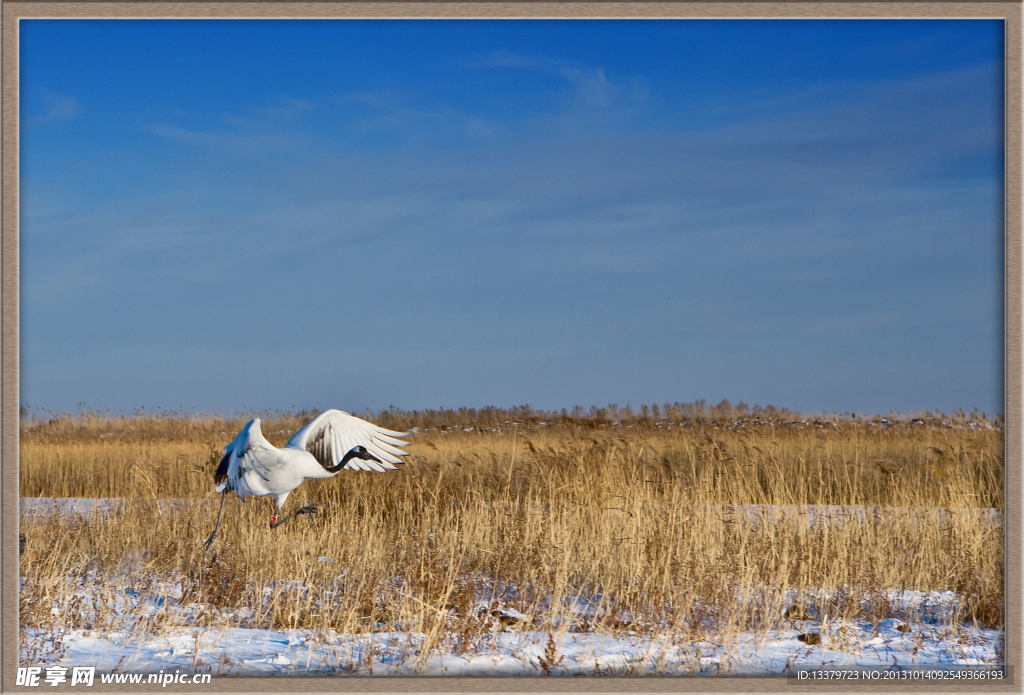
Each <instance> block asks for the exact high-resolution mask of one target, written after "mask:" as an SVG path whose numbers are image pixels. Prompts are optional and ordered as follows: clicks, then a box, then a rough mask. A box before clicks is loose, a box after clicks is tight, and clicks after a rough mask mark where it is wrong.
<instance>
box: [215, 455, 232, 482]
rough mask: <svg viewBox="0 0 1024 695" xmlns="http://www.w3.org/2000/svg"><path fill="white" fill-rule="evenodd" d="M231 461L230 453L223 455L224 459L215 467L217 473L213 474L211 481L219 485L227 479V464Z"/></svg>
mask: <svg viewBox="0 0 1024 695" xmlns="http://www.w3.org/2000/svg"><path fill="white" fill-rule="evenodd" d="M230 461H231V452H230V451H229V452H228V453H226V454H224V458H222V459H221V460H220V465H219V466H217V472H216V473H214V474H213V480H214V482H216V483H219V482H220V481H222V480H227V479H228V463H230Z"/></svg>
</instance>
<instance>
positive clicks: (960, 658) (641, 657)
mask: <svg viewBox="0 0 1024 695" xmlns="http://www.w3.org/2000/svg"><path fill="white" fill-rule="evenodd" d="M132 622H133V621H131V620H126V625H125V627H126V629H125V630H123V631H118V632H108V633H97V632H95V631H82V630H75V631H72V632H70V633H69V634H67V635H66V636H65V637H64V646H66V647H67V651H66V652H65V653H64V655H63V656H62V657H61V658H60V659H59V660H56V661H55V662H53V663H57V664H60V665H64V666H96V667H97V670H98V671H99V672H101V673H108V672H110V671H111V670H112V669H115V668H116V669H117V671H118V672H122V673H125V672H128V673H144V674H146V673H157V672H158V671H161V670H162V671H164V672H168V673H169V672H172V671H174V670H176V669H181V670H184V671H191V672H210V673H213V674H215V675H314V674H336V673H361V674H375V675H450V676H453V675H472V676H483V675H542V674H544V673H549V674H551V675H598V674H607V675H644V674H652V675H653V674H662V675H681V674H737V675H786V674H787V673H789V672H792V671H793V670H794V669H796V668H820V667H826V668H851V667H874V668H893V667H900V668H906V667H912V666H944V667H950V666H953V665H961V666H967V665H983V664H988V665H993V666H995V665H998V664H1000V663H1001V658H1000V651H1001V646H1000V640H1001V638H1002V635H1001V633H1000V632H999V631H996V630H984V629H979V628H973V627H969V626H962V627H959V628H956V629H950V628H943V627H937V626H936V627H933V626H928V625H906V624H903V623H901V622H900V621H898V620H896V619H887V620H884V621H882V622H881V623H880V624H879V625H877V626H873V625H870V624H867V623H847V624H841V625H840V624H836V625H825V626H816V627H813V628H810V629H809V630H808V632H804V633H801V632H799V631H798V630H787V631H784V632H775V631H772V632H769V633H767V634H760V635H758V634H754V633H741V634H739V635H737V636H736V637H735V638H733V639H732V640H730V641H729V642H725V641H723V640H720V639H715V638H713V637H712V638H706V639H703V640H697V641H686V642H685V643H679V641H678V640H673V638H672V636H671V635H668V634H663V635H655V636H653V637H651V636H636V635H632V634H630V633H623V634H619V635H599V634H595V633H586V632H569V633H555V634H551V635H550V636H549V634H548V633H542V632H529V631H527V632H496V633H492V634H488V635H486V636H484V637H483V638H482V639H480V641H479V642H478V643H477V644H473V645H468V648H466V650H465V651H464V652H463V653H461V654H460V653H457V651H459V650H457V649H452V648H451V647H452V644H451V643H449V644H448V645H447V646H448V648H442V649H439V650H431V651H429V652H424V651H423V650H422V649H421V648H420V647H421V645H422V643H423V641H424V639H425V636H424V635H423V634H420V633H416V632H408V633H407V632H401V633H396V632H383V633H375V634H373V635H372V636H370V635H359V636H355V635H344V634H338V633H335V632H329V633H326V634H323V633H321V634H318V635H314V634H313V633H312V632H310V631H307V630H261V629H244V628H232V627H222V628H212V627H211V628H190V627H185V626H180V627H168V628H165V629H164V630H163V631H162V634H160V635H157V636H151V637H145V638H135V637H133V636H132V631H131V630H130V627H131V623H132ZM908 629H909V631H908ZM28 633H29V634H26V635H24V636H23V637H24V638H27V639H29V640H32V639H34V638H38V637H42V635H38V634H32V631H28ZM808 634H810V635H817V640H819V642H818V643H817V644H808V643H807V642H814V641H815V638H813V637H812V638H808V637H807V635H808ZM22 651H23V654H22V657H23V660H24V649H23V650H22Z"/></svg>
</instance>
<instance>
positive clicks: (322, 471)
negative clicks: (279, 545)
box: [206, 410, 409, 548]
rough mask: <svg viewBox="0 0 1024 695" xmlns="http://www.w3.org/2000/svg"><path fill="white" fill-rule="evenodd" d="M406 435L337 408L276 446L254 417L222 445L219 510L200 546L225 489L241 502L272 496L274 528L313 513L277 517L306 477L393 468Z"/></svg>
mask: <svg viewBox="0 0 1024 695" xmlns="http://www.w3.org/2000/svg"><path fill="white" fill-rule="evenodd" d="M408 434H409V433H408V432H394V431H392V430H388V429H384V428H383V427H379V426H377V425H374V424H373V423H371V422H367V421H366V420H362V419H360V418H357V417H355V416H354V415H349V414H348V413H346V412H344V411H341V410H325V411H324V412H322V413H320V414H319V415H317V416H316V417H315V418H313V419H312V420H310V421H309V422H308V423H307V424H306V426H305V427H303V428H302V429H300V430H299V431H298V432H296V433H295V434H294V435H293V436H292V438H291V439H289V440H288V443H287V444H285V445H284V447H282V448H280V449H279V448H277V447H276V446H274V445H273V444H271V443H270V442H268V441H267V439H266V438H265V437H264V436H263V432H261V431H260V419H259V418H253V419H252V420H250V421H249V422H247V423H246V425H245V427H243V428H242V431H241V432H239V433H238V436H237V437H235V439H234V441H232V442H231V443H230V444H228V445H227V446H225V447H224V450H225V452H226V453H225V454H224V458H222V459H221V461H220V465H219V466H218V467H217V472H216V474H215V475H214V483H215V485H216V487H215V489H216V491H217V492H219V493H221V497H220V512H219V513H218V514H217V525H216V526H215V527H214V529H213V533H211V534H210V537H209V538H208V539H207V540H206V548H209V547H210V546H211V545H212V544H213V541H214V539H215V538H216V537H217V531H219V530H220V522H221V518H222V517H223V516H224V501H225V500H226V499H227V495H228V493H229V492H231V491H234V492H235V494H237V495H238V497H239V498H240V499H241V500H242V501H243V502H244V501H245V498H246V497H248V496H250V495H251V496H254V497H267V496H269V497H273V498H274V501H275V502H276V503H277V506H276V508H275V510H274V516H273V517H272V518H271V519H270V528H271V529H275V528H277V527H278V526H280V525H281V524H283V523H285V522H286V521H288V520H289V519H291V518H293V517H296V516H298V515H300V514H313V513H315V512H316V511H317V508H316V507H315V506H313V505H306V506H305V507H302V508H301V509H298V510H296V511H295V512H293V513H292V514H289V515H288V516H286V517H285V518H283V519H280V520H279V519H278V517H279V514H280V511H281V507H283V506H284V503H285V500H287V499H288V495H289V494H290V493H291V491H292V490H294V489H295V488H297V487H298V486H299V485H301V484H302V483H303V482H304V481H306V480H309V479H310V478H331V477H333V476H334V475H336V474H337V473H338V472H339V471H341V470H342V469H344V468H347V469H357V470H364V471H381V472H383V471H387V470H396V469H397V466H395V465H394V464H396V463H404V461H402V459H401V458H399V457H401V456H406V455H408V453H409V452H407V451H403V450H402V449H400V448H398V447H402V446H408V445H409V442H407V441H404V440H402V439H399V437H404V436H407V435H408Z"/></svg>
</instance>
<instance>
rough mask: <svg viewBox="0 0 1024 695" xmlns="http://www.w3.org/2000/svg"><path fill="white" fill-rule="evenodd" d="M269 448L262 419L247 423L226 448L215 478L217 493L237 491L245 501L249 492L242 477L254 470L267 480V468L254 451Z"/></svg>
mask: <svg viewBox="0 0 1024 695" xmlns="http://www.w3.org/2000/svg"><path fill="white" fill-rule="evenodd" d="M267 448H271V445H270V442H268V441H267V439H266V437H264V436H263V432H262V431H261V430H260V419H259V418H254V419H252V420H250V421H249V422H247V423H246V424H245V427H243V428H242V431H241V432H239V433H238V436H237V437H235V439H234V441H233V442H231V443H230V444H228V445H227V446H225V447H224V451H225V452H226V453H225V454H224V458H222V459H221V460H220V465H219V466H217V472H216V474H215V475H214V478H213V479H214V482H215V483H216V487H215V489H216V490H217V492H224V490H235V491H236V492H237V493H238V496H239V497H241V498H242V499H243V500H244V499H245V494H246V493H247V492H248V490H246V489H245V486H244V485H240V479H241V478H242V476H244V475H245V474H246V473H248V472H249V471H250V470H254V471H255V472H256V474H257V475H259V476H260V477H261V478H263V479H264V480H266V479H267V472H268V471H267V468H266V466H264V465H263V464H262V463H261V462H260V460H259V459H258V458H256V454H255V453H254V450H258V449H267Z"/></svg>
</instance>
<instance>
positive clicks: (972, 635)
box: [20, 500, 1003, 676]
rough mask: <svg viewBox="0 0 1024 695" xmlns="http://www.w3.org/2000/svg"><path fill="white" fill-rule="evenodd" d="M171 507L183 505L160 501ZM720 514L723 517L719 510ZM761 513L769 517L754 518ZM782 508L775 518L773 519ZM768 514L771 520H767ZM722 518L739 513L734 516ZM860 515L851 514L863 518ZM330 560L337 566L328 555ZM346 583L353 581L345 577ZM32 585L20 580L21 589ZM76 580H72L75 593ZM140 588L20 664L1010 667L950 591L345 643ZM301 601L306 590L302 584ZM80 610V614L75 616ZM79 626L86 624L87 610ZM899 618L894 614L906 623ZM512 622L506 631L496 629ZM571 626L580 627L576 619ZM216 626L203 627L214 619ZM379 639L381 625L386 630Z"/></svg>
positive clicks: (603, 670) (110, 593) (43, 632)
mask: <svg viewBox="0 0 1024 695" xmlns="http://www.w3.org/2000/svg"><path fill="white" fill-rule="evenodd" d="M161 502H162V503H164V504H166V505H168V506H169V507H173V506H174V505H175V504H178V503H187V501H180V502H179V501H175V500H165V501H161ZM116 504H117V502H116V500H115V501H109V500H83V501H61V502H59V503H58V502H55V501H51V500H22V514H23V519H25V518H26V517H27V516H28V515H34V514H49V513H52V512H53V510H54V509H55V508H59V509H61V510H62V512H63V513H73V514H74V513H95V512H99V513H103V511H104V510H107V509H110V508H111V507H113V506H115V505H116ZM720 511H721V510H720ZM747 511H748V512H751V513H753V512H757V513H758V514H762V513H764V512H765V510H759V509H750V510H747ZM776 511H778V510H776ZM768 512H769V515H770V514H771V510H768ZM727 513H733V512H732V510H727ZM817 513H818V515H819V519H824V518H829V519H832V520H835V519H841V518H844V517H846V518H848V515H850V514H851V512H850V510H839V509H838V508H836V509H829V510H818V512H817ZM861 513H863V512H862V511H858V510H854V511H853V512H852V514H853V515H854V516H857V515H859V514H861ZM324 560H325V561H326V560H328V558H324ZM339 571H340V572H341V576H344V575H345V573H346V572H347V570H346V569H344V568H340V569H339ZM24 581H25V580H24V579H23V580H22V582H24ZM70 581H72V580H69V582H70ZM153 587H154V588H153V589H152V590H149V591H145V592H142V591H139V590H137V589H135V588H133V587H132V586H130V585H127V584H125V583H122V582H121V581H119V580H118V579H117V578H115V577H97V578H94V580H92V581H89V582H81V581H80V582H76V583H75V584H74V585H69V586H68V592H67V595H68V597H69V599H68V600H65V602H64V603H60V602H57V601H54V602H52V608H51V613H52V615H53V621H52V625H48V626H47V627H46V628H31V629H23V630H22V633H21V654H20V661H21V664H22V665H37V664H41V665H51V664H56V665H62V666H68V667H72V666H95V667H97V670H98V671H99V673H109V672H111V671H113V670H116V671H117V672H118V673H142V674H148V673H157V672H159V671H164V672H165V673H169V672H172V671H175V670H177V669H180V670H182V671H186V672H194V673H212V674H214V675H282V676H287V675H317V674H320V675H322V674H344V673H353V674H366V675H369V674H373V675H445V676H455V675H472V676H483V675H542V674H549V675H598V674H607V675H648V674H650V675H654V674H663V675H682V674H706V675H713V674H734V675H780V676H781V675H787V674H789V673H792V672H793V671H794V670H796V669H797V668H805V669H806V668H821V667H825V668H852V667H866V668H904V667H915V666H916V667H945V668H949V667H956V666H961V667H963V666H974V665H978V666H980V665H991V666H993V667H995V666H999V665H1001V664H1002V663H1003V658H1002V654H1003V644H1002V643H1003V633H1002V632H1001V631H999V630H989V629H983V628H981V627H979V626H977V625H972V624H950V621H949V616H950V615H951V608H952V607H953V606H954V605H955V604H956V603H958V601H959V597H958V596H957V595H956V594H955V593H954V592H933V593H921V592H911V591H904V592H900V591H895V590H894V591H891V592H888V596H887V599H888V602H889V605H891V606H893V607H894V611H893V612H894V613H895V614H896V615H895V616H893V617H887V618H885V619H882V620H881V621H880V622H878V623H877V624H872V623H870V622H867V621H866V620H860V621H851V622H825V623H824V624H822V623H819V622H816V621H812V620H803V621H795V622H788V623H786V628H785V629H782V630H774V629H773V630H767V631H766V630H760V631H749V632H740V633H738V634H735V635H732V636H731V637H728V638H726V637H723V636H716V635H715V634H714V633H711V634H704V635H701V636H687V637H685V638H684V637H683V636H682V635H679V634H672V633H671V631H669V630H667V629H662V630H660V631H659V629H654V630H653V631H649V632H644V633H636V632H630V631H629V630H628V625H627V626H626V627H625V628H624V629H618V630H607V629H603V630H602V631H601V632H593V631H587V630H589V628H587V627H586V625H587V624H588V623H587V622H586V621H584V620H582V618H585V617H592V616H590V615H589V613H588V611H589V610H590V609H589V608H588V607H587V606H588V605H591V604H588V603H587V602H582V601H581V602H580V603H579V606H578V607H569V608H568V609H567V611H566V615H567V616H568V617H569V619H566V620H563V621H562V622H561V625H562V627H561V628H560V629H557V630H555V631H553V632H552V633H548V632H540V631H535V630H533V629H531V627H532V626H533V625H535V623H534V622H533V620H532V619H533V617H534V616H524V615H522V614H519V613H516V612H515V611H513V610H511V609H508V608H499V609H497V610H496V611H495V607H494V606H486V605H484V604H481V606H480V610H481V611H482V613H481V614H482V615H490V618H489V620H490V623H489V624H490V628H489V630H486V631H484V632H481V633H479V634H475V635H471V636H469V637H468V641H466V640H461V641H460V639H459V638H458V637H457V636H456V635H442V636H441V639H440V640H436V639H435V640H433V641H432V646H431V648H429V649H424V645H425V642H426V641H427V639H428V636H427V635H425V634H423V632H421V631H418V630H417V626H416V625H409V626H407V627H406V628H405V631H402V632H383V631H381V632H375V633H373V634H359V635H351V634H341V633H337V632H333V631H329V632H314V631H312V630H303V629H298V630H271V629H262V628H250V627H238V625H244V624H246V620H245V616H243V615H239V614H237V613H235V614H232V613H227V612H220V613H219V615H218V617H217V618H216V619H214V620H213V623H214V624H215V625H216V624H218V623H222V624H223V626H222V627H215V626H214V627H196V620H195V616H196V615H197V614H199V613H204V614H205V615H206V616H210V615H212V614H216V613H217V611H216V610H215V609H213V608H211V607H209V606H200V605H197V604H194V603H186V602H185V600H184V598H183V596H182V593H181V587H180V584H176V583H174V582H156V581H154V582H153ZM297 588H298V589H299V590H301V588H302V587H301V586H299V587H297ZM76 597H77V600H78V601H79V604H78V605H79V606H81V605H94V606H95V605H98V604H102V605H103V606H105V607H106V609H107V610H108V611H110V612H112V614H113V616H114V619H113V620H112V621H111V620H106V621H105V624H107V625H108V626H109V627H108V628H107V629H106V630H105V631H97V630H83V629H80V628H81V626H82V624H88V623H80V624H76V623H79V622H80V621H79V619H78V618H76V617H75V614H74V613H73V612H72V607H71V606H69V605H68V601H74V600H75V598H76ZM79 610H80V609H79ZM77 615H81V613H78V614H77ZM897 616H899V617H897ZM501 618H505V620H501ZM575 618H580V620H577V619H575ZM207 624H208V622H207ZM381 629H382V630H383V629H384V628H383V627H381Z"/></svg>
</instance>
